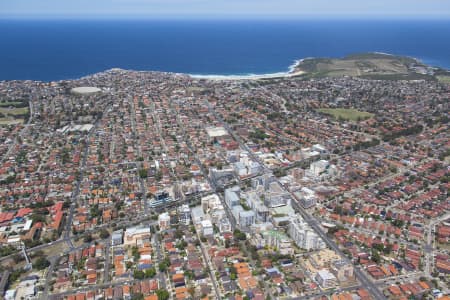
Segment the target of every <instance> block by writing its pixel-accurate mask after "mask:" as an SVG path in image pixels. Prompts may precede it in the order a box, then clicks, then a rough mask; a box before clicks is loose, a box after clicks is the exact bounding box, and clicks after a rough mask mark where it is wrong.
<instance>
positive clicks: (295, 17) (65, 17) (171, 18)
mask: <svg viewBox="0 0 450 300" xmlns="http://www.w3.org/2000/svg"><path fill="white" fill-rule="evenodd" d="M0 20H49V21H50V20H130V21H132V20H149V21H151V20H155V21H156V20H167V21H177V20H189V21H191V20H192V21H203V20H205V21H214V20H220V21H228V20H229V21H233V20H249V21H254V20H261V21H265V20H273V21H302V20H320V21H326V20H329V21H334V20H336V21H338V20H339V21H340V20H343V21H345V20H362V21H364V20H411V21H413V20H419V21H420V20H426V21H433V20H436V21H439V20H450V16H449V15H444V14H443V15H437V14H436V15H412V14H408V15H406V14H403V15H396V14H391V15H378V14H358V15H356V14H350V15H336V14H307V15H289V14H283V15H244V14H242V15H139V14H137V15H113V14H111V15H106V14H104V15H103V14H100V15H94V14H92V15H86V14H84V15H55V14H51V15H37V14H30V15H2V14H1V13H0Z"/></svg>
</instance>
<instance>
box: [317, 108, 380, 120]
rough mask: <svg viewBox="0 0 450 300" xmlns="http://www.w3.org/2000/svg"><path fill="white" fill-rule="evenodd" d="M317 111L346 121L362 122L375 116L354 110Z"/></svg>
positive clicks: (327, 109)
mask: <svg viewBox="0 0 450 300" xmlns="http://www.w3.org/2000/svg"><path fill="white" fill-rule="evenodd" d="M317 111H319V112H321V113H324V114H327V115H330V116H333V117H334V118H335V119H344V120H348V121H360V120H365V119H369V118H371V117H372V116H373V114H371V113H368V112H365V111H359V110H356V109H353V108H321V109H318V110H317Z"/></svg>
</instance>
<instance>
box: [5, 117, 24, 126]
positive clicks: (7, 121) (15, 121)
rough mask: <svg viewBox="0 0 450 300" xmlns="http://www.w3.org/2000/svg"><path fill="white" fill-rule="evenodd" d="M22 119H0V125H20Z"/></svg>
mask: <svg viewBox="0 0 450 300" xmlns="http://www.w3.org/2000/svg"><path fill="white" fill-rule="evenodd" d="M22 123H23V119H10V118H0V125H14V124H22Z"/></svg>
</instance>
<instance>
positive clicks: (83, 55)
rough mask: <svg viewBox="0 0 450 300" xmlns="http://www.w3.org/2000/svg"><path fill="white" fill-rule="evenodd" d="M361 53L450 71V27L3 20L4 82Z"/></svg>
mask: <svg viewBox="0 0 450 300" xmlns="http://www.w3.org/2000/svg"><path fill="white" fill-rule="evenodd" d="M361 52H386V53H391V54H398V55H407V56H412V57H416V58H418V59H420V60H422V61H423V62H425V63H428V64H431V65H434V66H440V67H444V68H449V69H450V20H433V21H431V20H401V21H400V20H397V21H394V20H369V21H363V20H350V21H349V20H345V21H344V20H303V21H298V20H289V21H277V20H271V21H269V20H265V21H263V20H217V21H213V20H203V21H192V20H176V21H174V20H51V21H50V20H0V80H11V79H34V80H44V81H51V80H59V79H72V78H79V77H81V76H85V75H88V74H92V73H96V72H99V71H103V70H106V69H110V68H114V67H118V68H124V69H133V70H154V71H168V72H181V73H189V74H196V75H246V74H267V73H276V72H283V71H287V70H288V67H289V66H290V65H292V63H293V62H294V61H295V60H298V59H301V58H305V57H341V56H345V55H348V54H353V53H361Z"/></svg>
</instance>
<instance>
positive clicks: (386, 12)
mask: <svg viewBox="0 0 450 300" xmlns="http://www.w3.org/2000/svg"><path fill="white" fill-rule="evenodd" d="M16 17H18V18H72V17H76V18H104V17H126V18H128V17H130V18H171V17H174V18H179V17H180V18H217V17H223V18H235V17H236V18H239V17H244V18H266V17H280V18H300V17H303V18H309V17H311V18H315V17H326V18H327V17H330V18H333V17H335V18H349V17H354V18H355V17H356V18H371V17H374V18H379V17H381V18H392V17H394V18H446V19H448V18H450V0H0V18H16Z"/></svg>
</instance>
